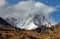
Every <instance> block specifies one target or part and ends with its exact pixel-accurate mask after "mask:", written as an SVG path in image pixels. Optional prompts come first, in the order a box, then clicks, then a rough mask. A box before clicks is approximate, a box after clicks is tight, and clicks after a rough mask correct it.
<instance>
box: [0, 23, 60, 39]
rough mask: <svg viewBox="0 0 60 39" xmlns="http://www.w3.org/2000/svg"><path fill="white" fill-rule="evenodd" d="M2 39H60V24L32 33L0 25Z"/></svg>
mask: <svg viewBox="0 0 60 39" xmlns="http://www.w3.org/2000/svg"><path fill="white" fill-rule="evenodd" d="M0 39H60V24H57V25H54V26H52V27H45V26H41V27H39V28H37V29H35V30H31V31H28V30H22V29H19V28H17V27H9V26H7V27H6V26H5V25H1V24H0Z"/></svg>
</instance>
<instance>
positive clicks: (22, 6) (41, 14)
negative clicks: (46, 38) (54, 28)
mask: <svg viewBox="0 0 60 39" xmlns="http://www.w3.org/2000/svg"><path fill="white" fill-rule="evenodd" d="M55 10H56V9H55V8H53V7H50V6H47V5H45V4H43V3H41V2H34V1H32V0H29V1H21V2H19V3H18V4H15V5H13V6H8V7H6V8H2V10H1V11H0V16H2V17H3V16H10V17H14V18H16V19H17V20H20V22H19V23H18V24H17V27H19V28H21V29H28V30H31V29H35V28H37V27H38V26H41V25H47V26H48V25H49V24H50V23H51V25H52V24H55V22H54V20H53V19H51V18H49V15H50V13H51V12H53V11H55ZM51 21H53V22H51Z"/></svg>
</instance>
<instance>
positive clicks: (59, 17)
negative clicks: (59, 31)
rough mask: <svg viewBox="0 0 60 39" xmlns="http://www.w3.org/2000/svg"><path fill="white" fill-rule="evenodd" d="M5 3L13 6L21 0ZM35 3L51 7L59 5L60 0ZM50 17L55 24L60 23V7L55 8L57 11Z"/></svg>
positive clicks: (38, 0)
mask: <svg viewBox="0 0 60 39" xmlns="http://www.w3.org/2000/svg"><path fill="white" fill-rule="evenodd" d="M6 1H7V2H8V3H9V5H14V4H17V3H19V2H20V1H22V0H6ZM35 1H37V2H42V3H44V4H46V5H48V6H53V7H56V6H58V5H60V0H35ZM51 16H53V17H54V19H55V21H56V22H59V23H60V7H59V6H58V7H57V11H55V12H53V13H52V14H51Z"/></svg>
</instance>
